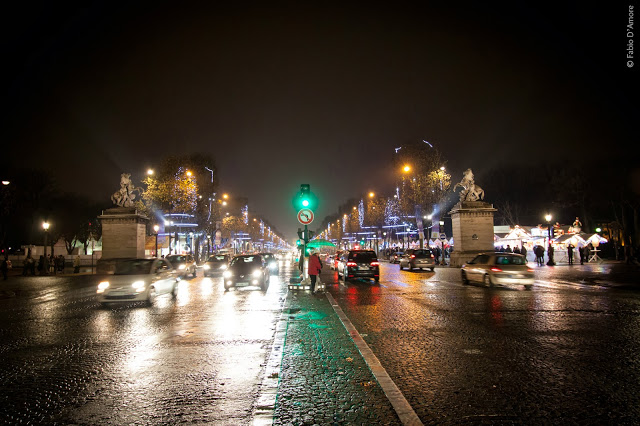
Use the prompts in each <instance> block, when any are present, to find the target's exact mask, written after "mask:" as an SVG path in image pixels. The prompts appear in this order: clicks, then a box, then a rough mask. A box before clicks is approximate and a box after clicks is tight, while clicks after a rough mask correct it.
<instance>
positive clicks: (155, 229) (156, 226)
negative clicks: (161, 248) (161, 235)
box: [153, 225, 160, 257]
mask: <svg viewBox="0 0 640 426" xmlns="http://www.w3.org/2000/svg"><path fill="white" fill-rule="evenodd" d="M153 230H154V231H155V232H156V257H158V231H160V226H159V225H153Z"/></svg>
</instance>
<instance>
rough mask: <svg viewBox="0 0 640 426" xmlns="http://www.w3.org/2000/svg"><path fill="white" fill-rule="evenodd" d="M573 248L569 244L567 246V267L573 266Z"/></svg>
mask: <svg viewBox="0 0 640 426" xmlns="http://www.w3.org/2000/svg"><path fill="white" fill-rule="evenodd" d="M574 248H575V247H574V246H573V244H571V243H569V245H567V258H568V259H569V265H573V249H574Z"/></svg>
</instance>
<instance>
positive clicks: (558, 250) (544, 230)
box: [494, 224, 608, 263]
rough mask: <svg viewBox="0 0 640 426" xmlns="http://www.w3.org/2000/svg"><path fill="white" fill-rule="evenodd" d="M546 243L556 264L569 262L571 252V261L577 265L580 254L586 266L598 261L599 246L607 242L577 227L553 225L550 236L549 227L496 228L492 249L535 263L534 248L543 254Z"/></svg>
mask: <svg viewBox="0 0 640 426" xmlns="http://www.w3.org/2000/svg"><path fill="white" fill-rule="evenodd" d="M549 240H551V245H552V246H553V249H554V260H555V262H556V263H568V262H569V250H571V251H572V252H573V259H574V260H575V261H579V259H580V258H581V254H582V257H583V260H584V261H585V262H598V261H601V256H600V254H601V251H602V244H606V243H607V242H608V240H607V239H606V238H604V237H602V236H601V235H599V234H598V233H585V232H581V229H580V228H579V227H574V226H560V225H559V224H556V225H552V229H551V232H550V231H549V228H548V227H543V226H541V225H538V226H531V227H526V226H518V225H516V226H515V227H509V226H495V227H494V245H495V247H496V250H498V251H516V250H517V252H522V251H523V250H522V249H523V248H524V249H525V250H524V251H525V252H526V256H527V260H529V261H531V262H533V261H535V254H534V248H535V247H536V246H542V247H544V248H545V252H546V250H547V248H548V246H549Z"/></svg>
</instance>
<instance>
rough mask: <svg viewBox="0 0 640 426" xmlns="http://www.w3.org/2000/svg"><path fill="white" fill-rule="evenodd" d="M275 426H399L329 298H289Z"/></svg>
mask: <svg viewBox="0 0 640 426" xmlns="http://www.w3.org/2000/svg"><path fill="white" fill-rule="evenodd" d="M283 319H284V320H286V333H285V343H284V349H283V352H282V363H281V369H280V372H279V379H280V383H279V387H278V392H277V397H276V405H275V410H274V418H273V424H274V425H287V424H389V425H396V424H401V423H400V420H399V418H398V416H397V415H396V413H395V411H394V409H393V407H392V405H391V403H390V402H389V400H388V399H387V397H386V396H385V394H384V392H383V390H382V388H381V387H380V385H379V384H378V382H377V381H376V379H375V377H374V376H373V374H372V372H371V370H370V369H369V367H368V366H367V364H366V362H365V361H364V359H363V357H362V356H361V355H360V353H359V351H358V348H357V347H356V346H355V344H354V342H353V340H352V339H351V337H350V335H349V333H348V332H347V330H346V329H345V327H344V326H343V324H342V322H341V321H340V319H339V318H338V316H337V314H336V313H335V311H334V310H333V308H332V306H331V304H330V303H329V301H328V299H327V298H326V297H312V296H311V295H309V294H304V293H297V292H290V293H289V295H288V297H287V300H286V302H285V306H284V310H283Z"/></svg>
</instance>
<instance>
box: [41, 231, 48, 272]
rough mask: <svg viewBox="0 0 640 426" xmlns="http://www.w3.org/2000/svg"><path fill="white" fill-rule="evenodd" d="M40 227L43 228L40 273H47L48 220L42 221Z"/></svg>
mask: <svg viewBox="0 0 640 426" xmlns="http://www.w3.org/2000/svg"><path fill="white" fill-rule="evenodd" d="M42 229H44V262H43V264H42V271H41V272H42V274H44V275H48V274H49V259H47V244H49V241H48V240H49V222H46V221H45V222H42Z"/></svg>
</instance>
